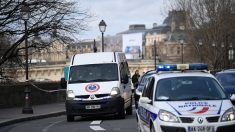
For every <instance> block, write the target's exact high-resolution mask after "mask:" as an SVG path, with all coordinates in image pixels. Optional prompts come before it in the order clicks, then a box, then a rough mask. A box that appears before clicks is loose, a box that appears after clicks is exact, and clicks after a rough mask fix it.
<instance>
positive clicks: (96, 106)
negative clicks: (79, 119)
mask: <svg viewBox="0 0 235 132" xmlns="http://www.w3.org/2000/svg"><path fill="white" fill-rule="evenodd" d="M100 108H101V106H100V105H86V109H100Z"/></svg>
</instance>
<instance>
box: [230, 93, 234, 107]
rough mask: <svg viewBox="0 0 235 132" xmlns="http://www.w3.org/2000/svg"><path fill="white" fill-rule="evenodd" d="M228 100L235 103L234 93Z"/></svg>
mask: <svg viewBox="0 0 235 132" xmlns="http://www.w3.org/2000/svg"><path fill="white" fill-rule="evenodd" d="M230 100H231V101H232V103H233V105H235V94H232V96H231V97H230Z"/></svg>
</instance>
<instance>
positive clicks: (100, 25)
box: [99, 20, 107, 52]
mask: <svg viewBox="0 0 235 132" xmlns="http://www.w3.org/2000/svg"><path fill="white" fill-rule="evenodd" d="M106 26H107V25H106V23H105V21H104V20H101V21H100V23H99V28H100V32H101V33H102V52H104V32H105V30H106Z"/></svg>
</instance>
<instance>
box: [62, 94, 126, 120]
mask: <svg viewBox="0 0 235 132" xmlns="http://www.w3.org/2000/svg"><path fill="white" fill-rule="evenodd" d="M123 104H124V99H123V98H122V97H121V96H119V97H113V98H109V99H102V100H89V101H78V100H66V103H65V106H66V114H67V115H73V116H91V115H103V114H115V113H118V112H119V111H121V110H122V109H123V108H122V107H124V105H123ZM87 105H100V109H86V106H87Z"/></svg>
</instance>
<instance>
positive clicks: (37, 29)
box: [0, 0, 91, 66]
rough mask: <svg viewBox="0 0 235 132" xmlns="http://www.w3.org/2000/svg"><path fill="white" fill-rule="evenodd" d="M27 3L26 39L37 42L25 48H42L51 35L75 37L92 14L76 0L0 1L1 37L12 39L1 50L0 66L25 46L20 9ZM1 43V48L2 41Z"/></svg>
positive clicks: (47, 42)
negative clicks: (28, 9)
mask: <svg viewBox="0 0 235 132" xmlns="http://www.w3.org/2000/svg"><path fill="white" fill-rule="evenodd" d="M26 3H27V6H29V8H30V18H29V20H28V39H29V41H31V40H33V39H35V37H36V38H40V41H38V42H37V43H31V44H30V45H29V47H28V48H35V49H39V50H40V49H44V48H46V47H48V46H50V45H51V43H52V41H53V39H51V38H52V37H57V38H61V39H63V38H65V37H69V38H74V37H76V36H77V35H78V34H79V33H80V32H81V31H82V30H86V21H87V20H88V19H89V18H90V17H91V16H90V15H89V13H88V11H87V10H86V9H85V8H84V9H83V8H82V7H81V6H80V5H79V3H78V2H76V1H67V0H0V36H4V37H5V38H11V41H9V44H8V45H7V47H5V50H4V51H2V50H1V54H0V55H1V57H0V66H1V65H2V64H4V63H5V62H6V61H7V60H9V59H11V58H14V57H18V56H19V54H20V53H22V52H23V51H24V49H25V47H24V39H25V30H24V21H23V20H22V19H21V8H22V6H23V5H24V4H26ZM0 44H1V47H3V45H2V41H1V43H0ZM6 48H7V49H6Z"/></svg>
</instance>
